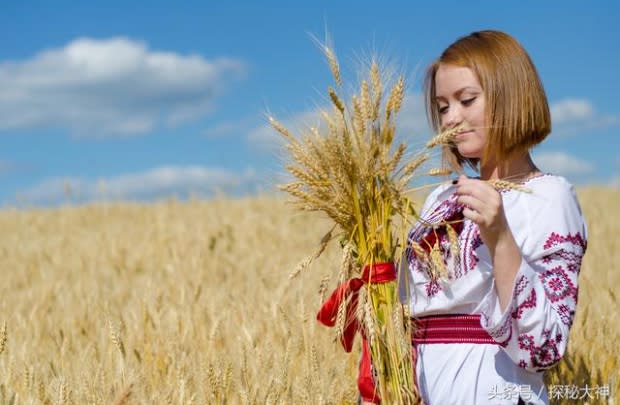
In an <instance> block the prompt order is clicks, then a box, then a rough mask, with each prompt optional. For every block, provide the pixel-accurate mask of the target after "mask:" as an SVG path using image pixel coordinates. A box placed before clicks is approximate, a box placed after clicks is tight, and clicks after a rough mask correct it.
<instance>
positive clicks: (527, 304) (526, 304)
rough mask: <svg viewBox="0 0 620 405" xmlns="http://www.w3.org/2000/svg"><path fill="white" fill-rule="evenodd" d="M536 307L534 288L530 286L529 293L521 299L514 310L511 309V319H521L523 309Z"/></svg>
mask: <svg viewBox="0 0 620 405" xmlns="http://www.w3.org/2000/svg"><path fill="white" fill-rule="evenodd" d="M535 307H536V290H535V289H533V288H532V291H531V292H530V295H529V296H528V297H527V299H525V301H523V302H522V303H521V304H519V305H517V307H516V308H515V310H514V311H512V317H513V319H521V315H523V311H525V310H526V309H527V308H535Z"/></svg>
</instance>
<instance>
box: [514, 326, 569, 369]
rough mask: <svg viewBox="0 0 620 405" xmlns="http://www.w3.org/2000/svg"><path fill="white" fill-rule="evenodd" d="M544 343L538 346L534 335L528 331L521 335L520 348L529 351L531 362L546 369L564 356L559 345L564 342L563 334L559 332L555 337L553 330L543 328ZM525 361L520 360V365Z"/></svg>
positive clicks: (539, 367)
mask: <svg viewBox="0 0 620 405" xmlns="http://www.w3.org/2000/svg"><path fill="white" fill-rule="evenodd" d="M542 336H543V343H542V344H541V345H540V346H537V345H536V343H535V341H534V336H533V335H528V334H526V333H524V334H521V335H519V339H518V340H519V348H520V349H521V350H524V351H526V352H528V353H529V357H530V358H529V363H530V364H531V366H532V367H534V368H537V369H539V370H540V369H546V368H549V367H551V366H553V365H554V364H556V363H557V362H558V361H560V359H561V358H562V355H561V354H560V349H559V347H558V346H559V345H560V344H561V343H562V334H561V333H557V334H556V336H555V338H552V337H551V331H550V330H548V329H545V330H543V333H542ZM524 363H525V361H523V363H521V362H519V366H522V365H523V364H524Z"/></svg>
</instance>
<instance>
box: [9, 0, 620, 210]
mask: <svg viewBox="0 0 620 405" xmlns="http://www.w3.org/2000/svg"><path fill="white" fill-rule="evenodd" d="M95 4H96V5H95ZM497 4H498V3H497V2H461V1H443V2H424V3H417V4H416V3H415V2H412V1H402V2H394V1H392V2H390V1H382V2H367V1H356V2H336V1H311V2H310V1H308V2H303V3H299V4H295V3H293V2H284V1H282V2H278V1H262V2H250V1H247V2H239V1H237V2H235V1H230V2H227V3H226V5H224V2H211V1H202V2H199V1H177V2H174V3H173V2H162V1H148V2H147V1H139V2H138V1H136V2H120V1H115V0H109V1H106V2H100V3H94V2H77V1H66V0H58V1H54V2H52V1H23V2H17V1H3V2H2V4H1V5H0V204H1V205H3V206H6V205H10V206H14V205H17V206H30V205H55V204H58V203H66V202H70V201H73V202H85V201H92V200H97V199H101V198H123V199H139V200H145V199H153V198H162V197H166V196H170V195H176V196H180V197H183V196H186V195H188V193H196V194H200V195H212V193H213V192H214V191H215V190H223V191H224V192H227V193H232V194H239V193H242V192H254V191H270V190H272V189H273V186H272V184H273V182H274V181H277V179H278V177H279V174H280V173H281V172H282V169H281V162H280V160H279V158H278V156H277V154H276V152H275V151H274V148H273V145H274V139H276V138H277V136H276V135H275V134H274V133H273V131H271V130H269V128H268V127H267V126H266V121H265V113H266V112H267V111H269V112H271V113H272V114H274V115H275V116H277V117H278V118H279V119H281V120H282V121H283V122H284V123H286V124H288V125H291V126H295V125H297V124H296V123H298V122H302V121H304V119H305V120H307V119H309V118H308V117H311V116H312V114H314V112H315V111H316V108H317V106H320V105H321V103H323V102H324V101H325V99H324V97H325V96H324V93H325V91H324V90H325V89H326V87H327V86H328V85H330V84H331V77H330V72H329V69H328V67H327V65H326V63H325V61H324V58H323V56H322V54H321V52H320V50H319V48H318V47H317V46H316V45H315V43H314V42H313V40H312V39H311V36H312V35H314V36H316V37H317V38H319V39H324V38H325V28H326V27H327V29H328V30H329V32H330V34H331V37H332V38H333V41H334V45H335V49H336V52H337V54H338V57H339V60H340V63H341V64H342V68H343V71H344V74H345V82H347V83H349V84H351V85H353V84H355V82H356V74H355V72H356V70H357V68H358V67H359V61H360V60H367V56H368V55H371V54H375V53H377V54H379V55H380V56H382V57H386V58H388V59H390V60H391V61H393V62H395V63H396V64H398V65H399V66H400V70H401V71H403V72H404V73H405V74H406V76H407V78H408V80H409V82H408V85H409V89H408V93H407V94H408V97H407V100H406V103H405V108H404V109H403V111H402V112H401V114H400V116H399V119H400V124H399V129H400V131H401V135H402V136H403V137H404V139H410V140H411V143H412V145H416V144H420V142H421V140H422V139H424V138H425V137H427V136H428V135H429V131H428V129H427V125H426V122H425V120H424V116H423V114H422V111H423V110H422V106H421V104H420V99H419V87H420V72H421V71H422V70H423V68H424V67H425V66H426V65H427V64H428V63H429V62H430V61H431V60H432V59H433V58H435V57H436V56H438V54H439V53H440V52H441V51H442V50H443V49H444V48H445V47H446V46H447V45H449V44H450V43H451V42H452V41H453V40H455V39H456V38H458V37H459V36H462V35H465V34H468V33H470V32H472V31H475V30H480V29H487V28H493V29H500V30H504V31H506V32H508V33H510V34H512V35H514V36H515V37H516V38H517V39H518V40H519V41H520V42H521V43H522V44H523V45H524V46H525V47H526V49H527V50H528V51H529V53H530V55H531V57H532V58H533V60H534V62H535V64H536V65H537V67H538V70H539V73H540V75H541V77H542V80H543V82H544V85H545V89H546V91H547V96H548V98H549V102H550V104H551V107H552V114H553V125H554V130H553V133H552V134H551V135H550V137H549V138H548V139H547V140H546V141H545V143H544V144H542V145H540V146H539V147H537V148H536V149H535V151H534V156H535V160H536V161H537V163H538V164H539V165H540V166H541V167H542V168H543V169H544V170H546V171H552V172H556V173H559V174H563V175H565V176H566V177H568V178H569V179H570V180H571V181H572V182H574V183H576V184H590V183H598V184H609V185H613V186H615V187H618V186H620V152H619V151H618V145H619V142H618V140H617V136H616V132H617V131H618V130H619V129H620V85H619V82H618V78H617V77H618V72H620V52H619V46H618V40H619V39H620V33H619V29H618V21H620V18H619V17H620V13H619V6H618V5H617V4H616V3H615V2H611V1H609V2H600V1H599V2H596V1H594V2H584V1H569V2H565V1H564V2H540V1H538V2H534V1H519V2H516V1H514V2H503V3H502V6H501V9H500V8H498V7H497ZM304 122H305V121H304ZM407 137H409V138H407Z"/></svg>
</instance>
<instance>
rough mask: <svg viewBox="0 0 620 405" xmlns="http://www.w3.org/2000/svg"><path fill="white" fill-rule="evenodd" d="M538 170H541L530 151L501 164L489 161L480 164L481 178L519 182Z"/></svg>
mask: <svg viewBox="0 0 620 405" xmlns="http://www.w3.org/2000/svg"><path fill="white" fill-rule="evenodd" d="M538 172H539V170H538V168H537V167H536V165H535V164H534V162H533V161H532V158H531V157H530V154H529V153H528V152H525V153H524V154H521V155H519V156H516V157H514V158H512V159H510V160H509V161H507V162H505V163H503V164H501V165H498V164H497V163H494V162H488V163H485V164H481V166H480V178H481V179H483V180H494V179H505V180H509V181H513V182H518V181H521V180H525V179H527V178H528V177H530V176H532V175H533V174H535V173H538Z"/></svg>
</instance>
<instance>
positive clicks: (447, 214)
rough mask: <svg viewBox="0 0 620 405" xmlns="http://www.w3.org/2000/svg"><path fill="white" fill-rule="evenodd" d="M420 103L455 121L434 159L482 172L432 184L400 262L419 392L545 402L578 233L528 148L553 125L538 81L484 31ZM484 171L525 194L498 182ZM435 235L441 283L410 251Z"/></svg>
mask: <svg viewBox="0 0 620 405" xmlns="http://www.w3.org/2000/svg"><path fill="white" fill-rule="evenodd" d="M426 102H427V110H428V112H429V117H430V119H431V122H432V125H433V126H434V128H435V129H436V130H438V131H439V130H442V129H447V128H457V127H458V128H461V129H460V130H459V131H458V133H457V134H456V138H455V139H454V143H453V144H451V145H450V146H446V147H444V150H443V157H444V160H445V161H446V162H447V163H448V164H449V165H451V167H452V168H454V169H456V170H457V171H458V172H461V173H462V171H463V170H462V169H463V167H464V166H469V167H471V168H473V169H475V170H476V171H477V172H478V173H479V177H476V178H468V177H466V176H464V175H461V176H460V177H459V178H458V180H455V181H454V182H452V183H451V184H447V185H443V186H440V187H439V188H438V189H436V190H435V191H433V192H432V193H431V195H430V196H429V197H428V199H427V201H426V202H425V204H424V207H423V210H422V220H421V221H420V222H419V223H418V225H416V226H415V227H414V228H413V229H412V230H411V232H410V234H409V247H408V248H407V250H406V252H405V257H404V259H403V260H402V263H401V269H400V276H401V285H408V286H409V288H407V289H405V288H402V289H401V297H402V299H404V300H406V301H407V302H408V304H409V305H410V308H411V312H412V314H414V317H415V318H416V319H417V321H416V323H417V325H418V329H417V330H418V331H417V333H416V334H415V336H414V339H413V342H414V348H415V354H414V355H415V357H416V380H417V385H418V389H419V391H420V394H421V395H422V398H423V400H424V402H425V403H426V404H441V405H446V404H485V403H491V404H498V403H501V404H504V403H513V404H516V403H533V404H544V403H547V402H548V396H547V393H546V390H545V387H544V384H543V371H544V370H546V369H548V368H550V367H552V366H553V365H555V364H556V363H557V362H558V361H559V360H560V358H561V357H562V355H563V354H564V352H565V349H566V344H567V339H568V335H569V329H570V327H571V324H572V322H573V318H574V315H575V307H576V304H577V281H578V275H579V270H580V266H581V259H582V257H583V255H584V252H585V249H586V237H587V235H586V227H585V224H584V219H583V216H582V213H581V209H580V207H579V203H578V201H577V198H576V195H575V192H574V190H573V188H572V186H571V185H570V184H569V183H568V182H567V181H566V180H565V179H564V178H562V177H560V176H556V175H551V174H543V173H541V171H540V170H539V169H538V168H537V167H536V165H535V164H534V162H533V161H532V159H531V157H530V154H529V151H530V149H531V148H532V147H533V146H534V145H536V144H538V143H540V142H541V141H542V140H544V139H545V138H546V136H547V135H548V134H549V132H550V130H551V120H550V114H549V106H548V103H547V99H546V96H545V92H544V89H543V86H542V84H541V82H540V79H539V77H538V74H537V72H536V69H535V67H534V65H533V63H532V61H531V60H530V58H529V56H528V54H527V53H526V51H525V50H524V49H523V48H522V47H521V45H520V44H519V43H518V42H517V41H516V40H515V39H514V38H512V37H511V36H509V35H507V34H505V33H502V32H498V31H481V32H475V33H473V34H471V35H468V36H466V37H463V38H460V39H459V40H457V41H456V42H455V43H453V44H452V45H450V46H449V47H448V48H447V49H446V50H445V51H444V52H443V54H442V55H441V57H440V58H439V59H438V60H437V61H436V62H435V63H433V64H432V66H431V67H430V68H429V70H428V72H427V77H426ZM489 180H507V181H510V182H512V183H517V184H519V185H520V186H521V187H522V189H510V188H507V189H503V190H500V191H498V190H497V189H496V188H495V187H493V186H492V185H491V183H490V182H489ZM524 189H526V190H524ZM446 222H449V223H451V224H452V225H453V226H454V229H455V230H456V231H457V232H458V245H459V252H458V255H457V254H456V253H454V254H453V253H452V252H454V250H451V249H450V238H449V235H448V232H447V230H446V227H445V226H442V224H445V223H446ZM433 228H434V229H433ZM416 244H417V245H416ZM434 244H438V245H437V246H438V247H439V248H440V251H441V253H442V258H443V260H444V263H445V265H446V268H447V269H448V275H447V276H446V277H443V278H437V277H434V276H433V275H432V274H431V272H430V271H429V265H428V261H425V260H422V256H420V255H416V253H415V251H416V249H413V248H412V247H413V246H414V245H416V246H417V247H418V252H419V251H420V250H419V247H422V248H424V249H427V250H429V249H431V248H432V246H433V245H434Z"/></svg>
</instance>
